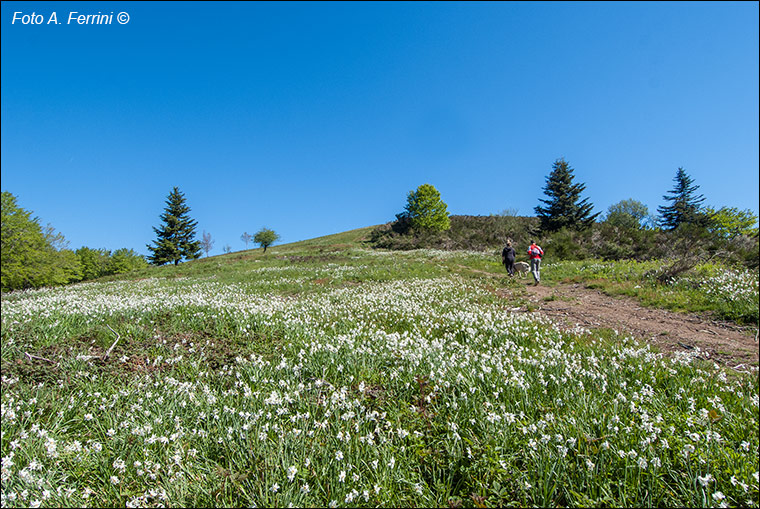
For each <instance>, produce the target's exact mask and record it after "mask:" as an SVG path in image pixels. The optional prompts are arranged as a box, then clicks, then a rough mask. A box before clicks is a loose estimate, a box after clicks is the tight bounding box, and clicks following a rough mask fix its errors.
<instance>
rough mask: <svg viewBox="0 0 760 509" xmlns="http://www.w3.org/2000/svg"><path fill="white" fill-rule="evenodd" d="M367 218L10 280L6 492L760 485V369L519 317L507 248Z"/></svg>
mask: <svg viewBox="0 0 760 509" xmlns="http://www.w3.org/2000/svg"><path fill="white" fill-rule="evenodd" d="M370 230H371V228H363V229H359V230H353V231H351V232H344V233H341V234H336V235H331V236H326V237H321V238H317V239H312V240H308V241H302V242H297V243H293V244H286V245H281V246H274V247H271V248H269V249H268V250H267V252H266V253H263V250H262V249H254V250H249V251H244V252H238V253H231V254H228V255H222V256H215V257H211V258H204V259H201V260H197V261H194V262H189V263H183V264H181V265H179V266H178V267H159V268H152V269H149V270H146V271H143V272H141V273H137V274H130V275H128V276H124V277H122V278H121V280H116V279H115V278H112V280H110V281H104V282H97V283H94V284H83V285H74V286H72V287H67V288H61V289H53V290H43V291H39V292H28V293H19V294H14V295H9V296H4V297H3V329H2V372H3V400H2V402H3V421H2V427H3V428H2V429H3V442H2V456H3V458H4V462H3V465H4V473H3V476H4V477H3V492H2V493H3V496H4V497H5V498H4V500H3V502H4V504H3V505H8V506H28V505H30V504H31V503H32V502H34V501H35V500H40V499H41V498H42V499H44V500H48V502H45V503H46V504H48V505H58V506H79V505H95V506H97V505H104V506H122V507H123V506H124V505H125V504H126V503H131V504H139V505H143V506H145V505H148V506H150V505H157V504H160V503H163V504H167V503H168V504H169V505H175V506H176V505H180V506H214V505H216V506H219V505H223V506H241V505H247V506H250V505H253V504H255V505H257V506H278V507H285V506H287V505H288V504H293V505H295V506H309V505H316V506H324V505H327V504H328V503H329V502H331V501H335V502H336V503H337V504H338V505H341V506H342V505H353V506H355V505H366V506H446V505H454V506H458V505H461V506H468V507H472V506H482V505H496V506H505V505H508V504H517V505H521V506H568V505H569V506H575V505H578V506H593V505H607V506H653V505H658V506H659V505H662V506H705V505H717V504H718V503H720V502H721V501H723V500H727V501H728V502H729V503H730V504H731V505H749V506H757V505H758V491H757V480H756V479H757V469H758V467H757V464H758V456H757V450H758V442H757V391H758V386H757V384H758V382H757V376H756V373H755V374H754V375H747V376H744V375H741V376H739V375H736V374H732V375H730V376H728V377H727V376H726V373H723V372H721V371H719V370H718V369H717V368H714V367H713V366H711V365H709V364H701V363H699V362H696V361H695V359H694V357H693V356H692V357H689V356H686V357H682V358H678V359H676V362H671V361H670V360H668V359H663V358H660V357H659V356H657V355H656V354H655V353H653V352H651V351H649V350H648V349H647V348H642V347H641V346H637V345H634V344H632V343H630V342H629V341H627V340H626V339H625V338H624V337H619V336H615V335H613V334H611V333H609V332H606V333H602V334H589V333H588V332H586V331H578V332H576V333H565V332H560V331H558V330H557V329H555V328H553V327H552V326H551V325H550V324H547V323H544V322H542V321H541V320H535V319H534V318H533V317H528V316H524V315H519V316H517V315H515V314H511V313H509V312H508V311H505V309H504V308H505V307H508V306H511V305H514V303H509V305H507V303H505V302H504V301H503V299H501V298H500V297H497V296H496V295H495V294H494V292H493V290H494V289H495V288H503V287H504V286H510V287H511V288H513V289H514V290H516V291H519V287H520V285H521V284H522V283H518V282H516V281H513V280H509V279H508V278H507V277H506V275H505V273H504V270H503V268H502V267H501V266H500V265H499V263H498V262H499V257H498V253H495V252H494V253H483V254H477V253H462V252H459V253H457V252H453V253H452V252H438V251H416V252H394V253H383V252H374V251H368V250H365V249H363V248H364V239H365V238H366V235H367V233H368V232H369V231H370ZM561 274H562V273H561V272H558V273H557V275H558V276H561ZM551 278H552V275H551V271H550V270H547V275H546V277H545V279H546V280H547V283H549V284H551ZM111 329H113V330H115V331H118V332H119V333H120V342H119V343H118V344H117V345H116V347H115V349H114V350H113V352H112V356H111V357H110V359H108V360H102V359H101V358H100V357H102V355H103V354H104V352H105V351H106V350H107V349H108V348H109V346H110V345H112V344H113V340H114V335H113V333H112V332H111ZM25 353H31V354H33V355H38V356H40V357H45V358H46V359H50V360H51V361H53V362H55V364H53V363H52V362H47V361H43V360H34V361H33V360H31V359H28V358H26V357H25ZM88 356H95V357H92V358H88ZM281 412H282V413H281ZM323 426H324V427H323ZM40 429H42V430H43V431H44V433H41V432H40V431H39V430H40ZM310 433H311V434H310ZM368 437H369V438H368ZM51 440H52V442H51ZM157 440H164V441H163V442H162V441H157ZM370 440H371V441H370ZM96 444H97V446H96ZM642 444H645V445H642ZM51 451H52V452H51ZM338 452H340V454H338ZM6 458H10V460H9V461H10V462H12V463H13V465H10V466H8V462H7V461H6ZM122 462H123V464H122ZM38 463H39V464H40V465H41V469H37V467H36V465H37V464H38ZM291 467H292V468H293V469H294V470H295V473H294V474H293V479H292V480H291V478H290V477H289V474H288V472H289V469H290V468H291ZM5 472H8V474H7V477H6V473H5ZM753 476H754V477H753ZM114 478H115V479H114ZM732 478H733V479H735V481H736V482H734V481H732ZM62 486H71V487H72V488H73V489H74V490H75V491H74V492H73V493H70V494H67V493H66V492H65V491H62V492H58V490H57V488H58V487H62ZM275 486H276V488H275ZM745 486H747V487H748V488H745ZM24 490H27V491H28V492H29V493H28V494H27V497H28V498H26V499H23V498H21V497H22V495H23V491H24ZM45 490H47V491H49V492H50V493H52V495H48V496H49V497H50V498H48V499H45V498H44V497H45ZM88 490H92V493H90V492H88ZM365 492H366V495H365ZM164 494H165V496H166V500H165V499H162V498H161V497H162V496H164ZM11 495H13V496H14V497H16V498H14V499H13V500H11V499H10V498H9V497H10V496H11ZM721 497H724V498H721Z"/></svg>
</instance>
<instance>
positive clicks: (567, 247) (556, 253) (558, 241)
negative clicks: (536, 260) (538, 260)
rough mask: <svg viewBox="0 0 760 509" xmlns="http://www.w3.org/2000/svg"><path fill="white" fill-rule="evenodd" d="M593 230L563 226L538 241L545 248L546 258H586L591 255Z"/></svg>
mask: <svg viewBox="0 0 760 509" xmlns="http://www.w3.org/2000/svg"><path fill="white" fill-rule="evenodd" d="M590 238H591V232H590V231H588V230H586V231H578V230H575V229H571V228H567V227H565V228H562V229H560V230H559V231H556V232H553V233H552V234H551V236H547V237H546V239H545V240H544V241H543V244H542V243H541V242H538V244H539V245H541V247H542V249H543V250H544V260H548V259H549V258H551V259H552V260H584V259H586V258H588V257H589V251H590V250H589V249H588V247H589V239H590Z"/></svg>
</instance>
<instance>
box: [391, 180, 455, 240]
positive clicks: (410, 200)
mask: <svg viewBox="0 0 760 509" xmlns="http://www.w3.org/2000/svg"><path fill="white" fill-rule="evenodd" d="M396 218H397V219H398V220H399V221H408V222H409V225H410V226H411V227H412V228H414V229H417V230H428V231H443V230H448V229H449V228H450V227H451V221H450V219H449V213H448V211H447V205H446V203H444V201H443V200H441V193H440V192H438V190H437V189H436V188H435V187H434V186H432V185H431V184H422V185H421V186H419V187H418V188H417V190H415V191H409V194H408V195H407V197H406V207H404V211H403V212H401V213H400V214H396Z"/></svg>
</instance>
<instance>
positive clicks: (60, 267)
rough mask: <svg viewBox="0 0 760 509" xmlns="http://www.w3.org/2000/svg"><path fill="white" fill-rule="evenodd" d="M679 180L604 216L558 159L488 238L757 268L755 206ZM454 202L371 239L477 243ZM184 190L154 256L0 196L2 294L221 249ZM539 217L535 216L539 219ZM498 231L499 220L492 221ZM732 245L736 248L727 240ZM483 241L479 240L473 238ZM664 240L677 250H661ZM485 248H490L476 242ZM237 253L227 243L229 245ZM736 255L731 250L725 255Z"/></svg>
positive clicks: (415, 202)
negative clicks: (69, 227)
mask: <svg viewBox="0 0 760 509" xmlns="http://www.w3.org/2000/svg"><path fill="white" fill-rule="evenodd" d="M673 181H674V186H673V188H672V189H671V190H669V191H668V192H667V193H666V194H665V195H664V196H663V199H664V200H665V202H666V204H665V205H662V206H660V207H658V208H657V215H653V214H650V212H649V209H648V208H647V206H646V205H644V204H643V203H641V202H639V201H637V200H634V199H633V198H630V199H626V200H622V201H620V202H618V203H616V204H614V205H611V206H610V207H609V208H608V210H607V213H606V215H605V216H604V217H603V219H602V220H599V216H600V215H601V212H596V213H594V212H593V204H592V203H590V202H589V199H588V198H583V197H582V196H581V195H582V193H583V192H584V191H585V189H586V186H585V184H583V183H579V182H575V175H574V170H573V168H572V167H571V166H570V165H569V163H568V162H567V161H565V160H564V158H560V159H557V160H556V161H555V162H554V163H553V165H552V169H551V171H550V173H549V175H548V176H547V177H546V184H545V186H544V187H543V191H544V195H545V198H540V199H539V202H540V204H539V205H537V206H536V207H535V209H534V211H535V213H536V216H535V218H524V219H527V221H526V220H518V218H517V217H515V216H516V213H513V212H510V211H507V212H505V213H504V214H502V216H504V217H503V219H504V221H501V223H499V225H500V226H499V227H498V228H497V230H498V231H496V232H494V231H490V232H488V235H486V236H485V238H484V242H485V244H487V245H488V246H490V247H492V244H494V242H496V240H497V239H498V241H501V242H503V241H505V240H506V239H507V238H519V237H520V236H522V237H526V238H527V237H528V236H531V237H533V236H542V237H543V238H544V239H545V240H544V246H545V247H548V248H549V249H550V253H552V254H553V255H554V256H555V257H556V258H559V259H562V258H565V259H567V258H571V259H572V258H575V259H580V258H583V257H588V256H599V257H602V258H605V259H624V258H633V259H647V258H656V257H661V256H663V255H668V254H670V255H674V256H673V257H674V258H679V259H681V260H690V262H689V263H680V264H679V265H678V267H677V268H674V269H673V271H674V272H675V271H677V270H685V269H684V267H687V268H688V266H690V265H692V266H693V263H695V262H694V260H701V259H705V258H709V257H711V256H716V255H719V254H726V253H728V254H729V255H733V258H734V259H735V260H737V261H741V262H743V263H745V264H746V265H748V266H751V267H757V266H758V249H757V239H758V228H757V216H756V215H755V214H753V213H752V212H751V211H750V210H739V209H737V208H735V207H721V208H718V209H715V208H713V207H709V206H704V201H705V198H704V196H702V195H700V194H697V190H698V189H699V186H697V185H696V184H695V183H694V180H693V179H692V178H691V176H689V175H688V173H686V171H685V170H684V169H683V168H678V170H677V171H676V175H675V177H674V178H673ZM447 207H448V206H447V204H446V203H445V202H444V201H443V200H442V198H441V194H440V192H439V191H438V190H437V189H436V188H435V187H434V186H433V185H431V184H423V185H421V186H419V187H418V188H417V189H416V190H414V191H410V192H409V193H408V195H407V203H406V206H405V207H404V210H403V211H402V212H401V213H399V214H397V215H396V220H395V221H393V222H392V223H389V224H387V225H384V226H382V227H380V228H377V229H376V230H375V231H374V232H373V233H372V235H371V242H372V243H373V245H375V246H376V247H387V248H402V249H411V248H415V247H433V246H434V247H443V248H463V247H464V248H472V247H475V246H474V245H473V239H474V238H475V237H477V236H478V235H480V236H481V237H483V232H476V231H475V232H474V231H473V229H472V228H471V227H470V229H469V231H467V233H466V236H467V237H468V238H469V242H470V243H469V244H465V245H462V244H461V241H460V240H457V239H453V240H452V238H451V237H448V238H447V237H446V236H445V235H444V234H442V232H447V231H449V230H450V229H451V227H452V224H453V225H454V226H455V228H456V230H457V231H458V232H459V233H460V236H461V235H463V234H464V232H465V231H466V230H467V228H468V226H467V225H466V223H467V221H462V218H463V216H462V217H459V218H457V220H456V221H452V218H451V217H450V216H449V214H448V210H447ZM190 211H191V209H190V207H189V206H188V205H187V200H186V198H185V195H184V194H183V193H182V192H181V191H180V190H179V188H177V187H174V188H173V189H172V191H171V192H170V193H169V195H168V197H167V199H166V206H165V208H164V211H163V213H162V214H161V215H160V216H159V218H160V220H161V223H160V225H159V226H158V227H153V231H154V233H155V235H156V238H155V240H154V241H153V243H152V244H150V245H147V246H146V247H147V248H148V250H149V252H150V254H149V255H148V256H147V257H143V256H141V255H139V254H137V253H136V252H134V251H133V250H131V249H126V248H123V249H117V250H116V251H114V252H111V251H109V250H106V249H91V248H88V247H81V248H79V249H77V250H76V251H72V250H70V249H68V243H67V242H66V240H65V239H64V237H63V235H62V234H60V233H58V232H56V231H55V230H54V229H53V227H52V226H50V225H47V226H46V227H43V226H41V224H40V221H39V218H36V217H32V213H31V212H30V211H26V210H24V209H23V208H21V207H20V206H19V205H18V202H17V198H16V197H15V196H13V195H12V194H11V193H9V192H7V191H4V192H2V256H1V261H0V265H1V266H2V284H1V288H2V290H3V291H7V290H14V289H21V288H37V287H40V286H54V285H61V284H67V283H72V282H78V281H85V280H90V279H95V278H99V277H103V276H107V275H111V274H121V273H125V272H129V271H131V270H135V269H140V268H144V267H146V266H147V264H148V263H150V264H152V265H164V264H174V265H178V264H179V262H180V261H183V260H194V259H197V258H199V257H200V256H201V253H202V252H203V251H205V253H206V256H208V253H209V252H210V251H211V249H212V248H213V245H214V240H213V239H212V237H211V234H210V233H207V232H206V231H203V234H202V237H201V239H200V240H197V239H196V234H197V233H196V228H197V225H198V223H197V221H195V220H194V219H192V218H191V217H190V215H189V213H190ZM534 220H535V222H534ZM492 223H493V224H492V225H490V228H491V230H493V227H494V225H495V224H496V223H494V222H492ZM279 238H280V236H279V235H278V234H277V233H276V232H275V231H274V230H271V229H268V228H262V229H261V230H259V231H258V232H256V233H255V234H253V235H252V234H249V233H248V232H244V233H243V234H242V235H241V237H240V239H241V241H243V242H244V243H245V247H246V249H248V244H249V243H251V242H254V243H256V244H259V246H261V247H263V248H264V252H266V250H267V248H268V247H269V246H271V245H272V244H274V243H275V242H276V241H277V240H279ZM728 242H730V243H731V244H730V245H729V244H727V243H728ZM475 244H477V243H475ZM663 244H665V245H667V246H668V248H669V249H670V250H671V252H670V253H667V252H665V253H664V252H663V250H662V248H661V247H662V245H663ZM477 247H478V248H482V247H483V244H482V243H481V244H479V245H477ZM224 251H225V252H230V251H231V248H230V247H229V245H226V246H224ZM728 258H731V256H728Z"/></svg>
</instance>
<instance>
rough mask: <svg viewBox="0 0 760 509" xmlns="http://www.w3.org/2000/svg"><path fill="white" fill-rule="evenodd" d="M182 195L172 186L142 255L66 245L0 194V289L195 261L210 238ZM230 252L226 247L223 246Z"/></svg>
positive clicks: (258, 238)
mask: <svg viewBox="0 0 760 509" xmlns="http://www.w3.org/2000/svg"><path fill="white" fill-rule="evenodd" d="M189 212H190V207H189V206H188V205H187V203H186V199H185V195H184V194H183V193H182V192H181V191H180V190H179V188H177V187H174V188H173V189H172V191H171V192H170V193H169V196H168V197H167V199H166V207H165V208H164V212H163V213H162V214H161V215H160V217H159V218H160V220H161V224H160V225H159V226H158V227H153V231H154V233H155V234H156V239H155V240H154V241H153V244H152V245H148V246H147V247H148V250H149V251H150V255H149V256H147V257H144V256H142V255H140V254H138V253H136V252H135V251H134V250H132V249H127V248H122V249H117V250H115V251H113V252H111V251H110V250H107V249H92V248H89V247H81V248H79V249H77V250H75V251H74V250H71V249H69V248H68V242H67V241H66V239H65V238H64V236H63V235H62V234H61V233H59V232H56V231H55V229H54V228H53V227H52V226H51V225H49V224H48V225H47V226H45V227H43V226H42V225H41V223H40V219H39V218H38V217H33V216H32V212H31V211H28V210H25V209H23V208H22V207H21V206H20V205H19V204H18V199H17V197H16V196H14V195H13V194H11V193H10V192H8V191H3V192H2V207H1V210H0V216H2V217H1V223H2V236H1V237H2V238H1V241H0V242H1V247H2V251H0V289H2V291H9V290H18V289H28V288H39V287H42V286H57V285H65V284H69V283H76V282H80V281H87V280H91V279H97V278H100V277H104V276H109V275H113V274H123V273H126V272H130V271H132V270H137V269H142V268H145V267H147V266H148V264H152V265H164V264H167V263H172V264H174V265H177V264H179V262H180V261H182V260H194V259H197V258H199V257H200V255H201V251H202V250H203V251H205V252H206V256H208V253H209V251H210V250H211V248H212V247H213V244H214V241H213V239H212V238H211V234H209V233H207V232H205V231H204V232H203V235H202V238H201V239H200V240H196V238H195V237H196V227H197V224H198V222H197V221H195V220H193V219H192V218H191V217H190V215H189ZM279 238H280V236H279V235H278V234H277V233H275V232H274V230H270V229H268V228H262V229H261V230H260V231H258V232H257V233H256V234H254V235H250V234H248V233H244V234H243V236H242V237H241V240H243V241H244V242H245V244H246V249H247V248H248V243H249V242H251V241H253V242H255V243H257V244H259V245H260V246H261V247H263V248H264V252H266V249H267V247H269V246H271V245H272V244H273V243H275V242H276V241H277V240H278V239H279ZM224 250H225V252H230V251H231V248H230V247H229V246H225V247H224Z"/></svg>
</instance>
